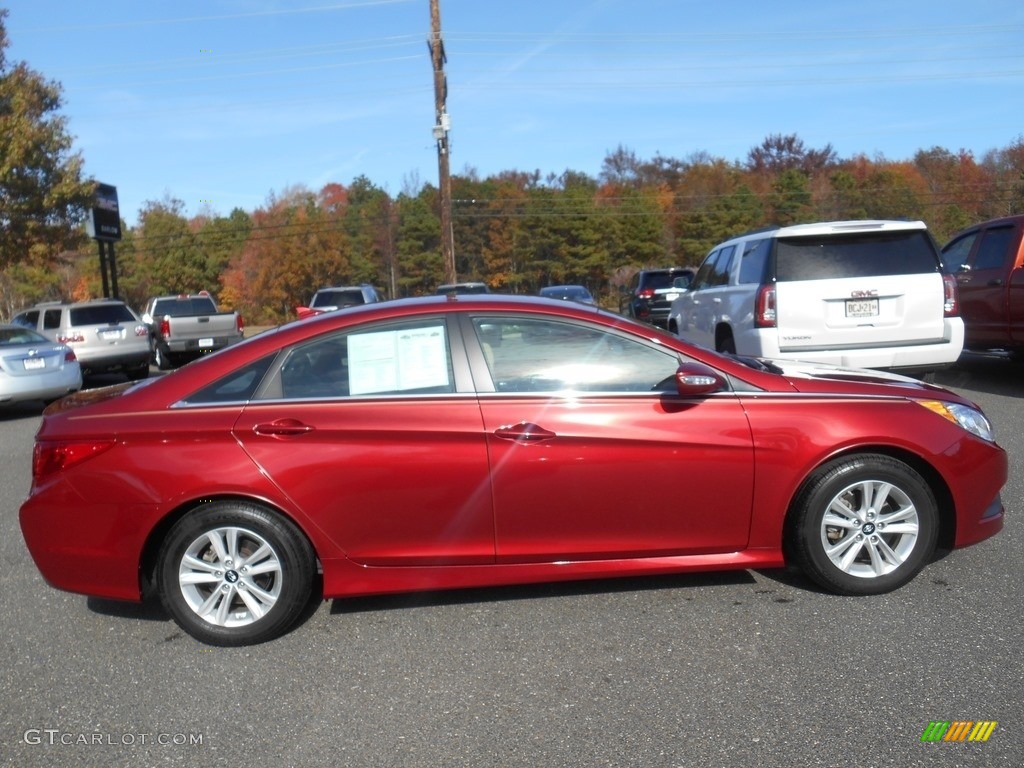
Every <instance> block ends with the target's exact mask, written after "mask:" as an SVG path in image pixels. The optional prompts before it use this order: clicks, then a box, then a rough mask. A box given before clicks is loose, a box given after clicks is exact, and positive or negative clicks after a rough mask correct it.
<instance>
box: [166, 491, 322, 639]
mask: <svg viewBox="0 0 1024 768" xmlns="http://www.w3.org/2000/svg"><path fill="white" fill-rule="evenodd" d="M211 536H212V537H215V538H216V540H217V542H218V544H219V546H220V548H221V551H222V553H223V556H222V555H221V554H218V552H217V550H216V548H215V547H214V546H213V544H212V539H211ZM232 539H234V543H232ZM259 553H262V554H259ZM257 554H259V556H258V557H255V558H253V556H254V555H257ZM186 558H187V559H186ZM236 558H237V560H236ZM247 558H252V559H251V560H247ZM239 562H241V563H242V564H241V565H239ZM249 566H255V568H254V571H253V572H252V573H250V572H248V570H247V569H248V568H249ZM315 575H316V559H315V556H314V554H313V550H312V548H311V547H310V545H309V542H308V541H307V540H306V538H305V536H303V535H302V533H301V532H300V531H299V530H298V528H296V527H295V525H294V524H293V523H292V522H291V521H290V520H287V519H286V518H284V517H282V516H280V515H278V514H276V513H274V512H271V511H269V510H267V509H265V508H264V507H261V506H259V505H256V504H251V503H247V502H235V501H221V502H210V503H207V504H203V505H201V506H199V507H197V508H196V509H194V510H192V511H191V512H189V513H188V514H186V515H185V516H184V517H183V518H182V519H181V520H179V521H178V522H177V523H176V524H175V525H174V526H173V527H172V528H171V530H170V532H169V533H168V535H167V538H166V539H165V540H164V543H163V546H162V547H161V549H160V554H159V557H158V559H157V573H156V582H157V589H158V591H159V594H160V600H161V602H162V603H163V605H164V608H166V609H167V612H168V613H170V614H171V616H172V618H173V619H174V621H175V622H176V623H177V624H178V626H180V627H181V628H182V629H183V630H185V632H187V633H188V634H190V635H191V636H192V637H194V638H196V639H197V640H199V641H201V642H204V643H208V644H210V645H219V646H239V645H254V644H256V643H262V642H266V641H267V640H272V639H273V638H275V637H278V636H280V635H282V634H284V633H285V632H287V631H288V630H289V629H290V628H291V626H292V625H293V624H294V623H295V620H296V619H297V618H298V617H299V614H300V613H302V610H303V608H304V607H305V606H306V605H307V604H308V603H309V600H310V595H311V591H312V585H313V579H314V578H315ZM182 576H184V577H185V578H184V579H183V578H182ZM225 596H226V599H225Z"/></svg>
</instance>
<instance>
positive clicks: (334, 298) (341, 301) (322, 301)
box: [313, 288, 366, 307]
mask: <svg viewBox="0 0 1024 768" xmlns="http://www.w3.org/2000/svg"><path fill="white" fill-rule="evenodd" d="M365 303H366V302H364V301H363V292H362V291H361V290H359V289H358V288H355V289H352V290H350V291H317V294H316V296H314V297H313V306H314V307H345V306H351V305H353V304H365Z"/></svg>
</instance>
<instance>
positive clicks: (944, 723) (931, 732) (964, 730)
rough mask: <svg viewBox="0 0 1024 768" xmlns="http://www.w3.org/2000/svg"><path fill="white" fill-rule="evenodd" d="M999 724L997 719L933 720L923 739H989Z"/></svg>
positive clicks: (922, 735)
mask: <svg viewBox="0 0 1024 768" xmlns="http://www.w3.org/2000/svg"><path fill="white" fill-rule="evenodd" d="M997 725H999V723H997V722H996V721H995V720H978V721H974V720H953V721H949V720H932V721H931V722H930V723H928V727H927V728H925V729H924V733H922V734H921V741H988V737H989V736H991V735H992V731H994V730H995V729H996V726H997Z"/></svg>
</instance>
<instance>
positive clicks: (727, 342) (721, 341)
mask: <svg viewBox="0 0 1024 768" xmlns="http://www.w3.org/2000/svg"><path fill="white" fill-rule="evenodd" d="M715 350H716V351H717V352H721V353H722V354H723V355H735V354H736V341H735V340H734V339H733V337H732V334H731V333H730V332H728V331H726V332H725V333H722V334H720V335H719V337H718V339H717V340H716V341H715Z"/></svg>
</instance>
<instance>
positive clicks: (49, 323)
mask: <svg viewBox="0 0 1024 768" xmlns="http://www.w3.org/2000/svg"><path fill="white" fill-rule="evenodd" d="M62 312H63V310H61V309H48V310H46V311H45V312H43V328H44V329H45V330H47V331H52V330H56V329H57V328H60V317H61V313H62Z"/></svg>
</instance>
